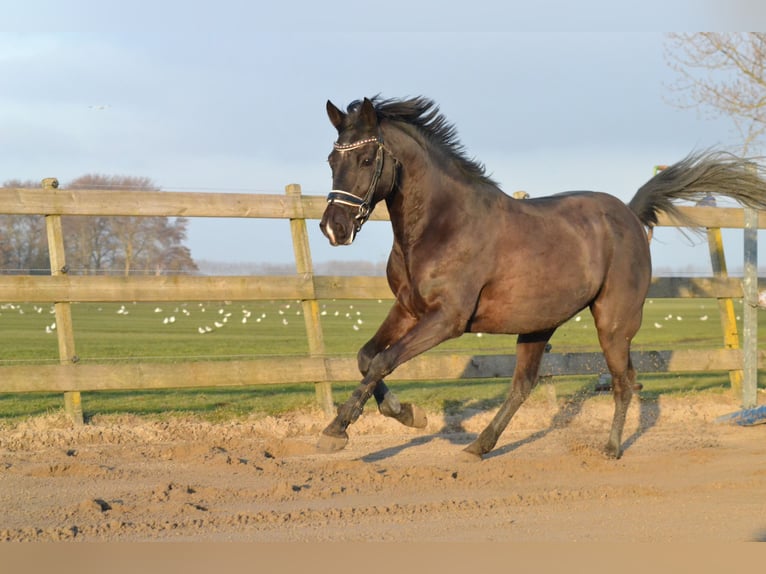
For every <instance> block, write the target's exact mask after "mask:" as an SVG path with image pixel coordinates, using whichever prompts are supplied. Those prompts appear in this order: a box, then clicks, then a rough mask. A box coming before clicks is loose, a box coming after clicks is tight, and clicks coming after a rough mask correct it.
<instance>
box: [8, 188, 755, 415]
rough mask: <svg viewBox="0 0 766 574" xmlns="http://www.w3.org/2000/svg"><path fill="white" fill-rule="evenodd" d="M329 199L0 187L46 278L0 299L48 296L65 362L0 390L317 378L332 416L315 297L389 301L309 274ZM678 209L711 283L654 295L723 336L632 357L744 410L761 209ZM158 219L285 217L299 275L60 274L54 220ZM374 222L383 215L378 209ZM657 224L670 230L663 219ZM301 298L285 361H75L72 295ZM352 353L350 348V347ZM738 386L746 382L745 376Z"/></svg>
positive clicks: (565, 368) (348, 375)
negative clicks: (31, 223)
mask: <svg viewBox="0 0 766 574" xmlns="http://www.w3.org/2000/svg"><path fill="white" fill-rule="evenodd" d="M324 208H325V198H324V197H318V196H304V195H301V191H300V187H299V186H298V185H288V186H287V187H286V193H285V194H284V195H279V194H271V195H264V194H239V193H187V192H148V191H141V192H134V193H131V192H115V191H110V190H61V189H58V183H57V182H56V180H55V179H46V180H44V181H43V186H42V188H41V189H12V188H11V189H9V188H4V189H0V213H5V214H12V215H44V216H45V219H46V229H47V234H48V246H49V251H50V262H51V275H49V276H40V275H34V276H33V275H23V276H17V275H0V301H9V302H29V303H31V302H39V303H43V302H45V303H49V302H54V304H55V313H56V323H57V326H58V328H57V330H56V332H57V334H58V342H59V356H60V361H59V364H57V365H25V366H3V367H0V392H32V391H49V392H62V393H63V395H64V402H65V405H66V408H67V411H68V412H69V414H70V415H71V416H72V417H73V419H74V420H75V421H78V422H79V421H82V405H81V400H80V392H81V391H91V390H105V389H161V388H178V387H211V386H249V385H263V384H275V383H277V384H282V383H314V384H315V386H316V394H317V400H318V402H319V404H320V406H321V407H322V408H323V409H324V410H325V411H326V412H328V413H330V412H332V411H333V405H332V397H331V393H330V390H331V388H330V385H331V383H332V382H334V381H336V382H337V381H355V380H358V379H359V374H358V371H357V368H356V360H355V359H353V358H350V357H333V356H328V355H327V354H326V353H325V350H324V342H323V337H322V325H321V321H320V314H319V304H318V301H319V300H322V299H332V298H336V299H390V298H391V297H392V295H391V292H390V290H389V288H388V285H387V283H386V279H385V278H384V277H336V276H318V275H314V273H313V267H312V261H311V251H310V246H309V241H308V234H307V231H306V220H307V219H319V218H321V215H322V212H323V211H324ZM682 212H684V214H685V215H687V216H690V217H692V218H693V219H694V220H695V221H698V222H699V223H700V224H701V225H703V226H705V227H707V228H708V239H709V242H710V245H711V257H712V261H713V271H714V273H713V275H712V276H711V277H706V278H682V277H659V278H654V279H653V280H652V284H651V288H650V292H649V295H650V297H654V298H672V297H684V298H686V297H709V298H715V299H718V301H719V307H720V312H721V319H722V327H723V341H724V344H723V346H722V347H721V348H719V349H712V350H677V351H640V352H633V353H632V356H633V360H634V364H635V366H636V368H637V369H638V370H639V371H643V372H695V371H729V374H730V379H731V383H732V387H733V389H734V392H736V393H741V394H742V403H743V406H744V407H751V406H755V404H756V378H757V368H758V367H759V366H761V367H763V366H764V365H766V354H764V353H761V352H758V350H757V333H756V328H755V324H756V319H757V317H756V315H755V309H756V301H757V276H756V275H755V273H756V271H755V270H756V269H757V264H756V263H757V261H756V246H755V239H756V233H757V229H758V227H763V226H766V213H758V212H755V211H753V210H748V209H739V208H716V207H683V208H682ZM64 215H90V216H124V215H132V216H147V217H149V216H162V217H166V216H167V217H176V216H183V217H235V218H266V219H289V220H290V228H291V232H292V239H293V247H294V252H295V264H296V273H295V274H294V275H290V276H247V277H241V276H217V277H209V276H154V277H138V276H136V277H124V276H123V277H111V276H74V275H68V274H67V266H66V251H65V246H64V240H63V235H62V232H61V216H64ZM371 219H373V220H387V219H388V214H387V212H386V210H385V206H384V205H380V206H378V208H377V209H376V210H375V212H374V213H373V215H372V217H371ZM660 225H664V226H674V225H676V222H675V221H673V220H672V219H669V218H667V217H663V218H661V219H660ZM721 228H744V229H745V230H746V231H745V247H746V250H745V270H746V278H745V280H744V281H743V280H741V279H735V278H730V277H728V276H727V273H726V264H725V260H724V259H723V250H722V242H721V231H720V229H721ZM743 297H744V299H745V302H746V305H745V332H744V335H745V345H744V350H743V349H740V348H739V336H738V333H737V327H736V322H735V319H734V313H733V304H732V299H739V298H743ZM274 299H292V300H300V301H301V302H302V307H303V316H304V320H305V322H306V331H307V336H308V343H309V344H308V348H309V352H308V354H307V355H306V356H305V357H299V358H294V357H291V358H290V360H284V359H280V358H274V357H262V358H253V359H252V360H246V361H230V362H227V363H226V368H225V369H222V368H221V363H220V362H204V361H203V362H185V363H173V364H172V365H170V364H157V363H132V364H108V365H107V364H78V362H77V355H76V351H75V336H74V331H73V328H72V320H71V311H70V303H72V302H132V301H152V302H161V301H171V302H175V301H194V300H202V301H224V300H226V301H254V300H274ZM352 351H355V349H354V350H352ZM514 365H515V357H514V356H513V355H476V354H449V355H442V354H438V355H435V354H432V355H429V354H428V353H426V354H425V355H423V356H421V357H418V358H416V359H413V360H412V361H410V362H409V363H407V364H405V365H402V366H401V367H400V368H399V369H397V371H396V372H395V373H393V374H392V376H391V377H390V379H391V380H397V379H398V380H436V379H464V378H465V379H475V378H485V377H510V376H511V375H512V373H513V368H514ZM604 372H606V366H605V363H604V360H603V357H602V355H601V354H600V353H563V354H559V353H550V354H548V355H546V356H545V359H544V362H543V365H542V368H541V374H542V375H544V376H546V375H572V374H589V373H592V374H594V375H596V374H600V373H604ZM743 381H744V382H743Z"/></svg>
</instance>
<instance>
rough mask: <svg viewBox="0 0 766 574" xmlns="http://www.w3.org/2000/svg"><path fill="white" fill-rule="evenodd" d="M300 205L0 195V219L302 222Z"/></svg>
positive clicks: (144, 196)
mask: <svg viewBox="0 0 766 574" xmlns="http://www.w3.org/2000/svg"><path fill="white" fill-rule="evenodd" d="M300 201H301V200H300V199H296V198H291V197H287V196H285V195H278V194H261V193H195V192H180V191H135V192H132V193H118V192H115V191H114V190H97V189H94V190H85V191H82V190H79V191H78V190H57V191H56V192H55V193H52V192H51V191H49V190H44V189H13V188H2V189H0V213H11V214H17V215H38V214H41V215H102V216H117V215H137V216H147V217H151V216H158V217H164V216H168V217H246V218H262V219H274V218H278V219H288V218H290V217H302V215H301V214H302V213H303V209H302V207H301V205H300Z"/></svg>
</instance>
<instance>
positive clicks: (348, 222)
mask: <svg viewBox="0 0 766 574" xmlns="http://www.w3.org/2000/svg"><path fill="white" fill-rule="evenodd" d="M319 229H321V230H322V233H324V235H325V237H327V239H329V240H330V245H351V244H352V243H353V242H354V239H355V238H356V232H357V223H356V219H354V217H353V216H352V215H351V214H349V213H348V210H347V209H345V208H343V207H341V206H339V205H332V204H330V205H328V206H327V209H325V212H324V214H323V215H322V221H320V222H319Z"/></svg>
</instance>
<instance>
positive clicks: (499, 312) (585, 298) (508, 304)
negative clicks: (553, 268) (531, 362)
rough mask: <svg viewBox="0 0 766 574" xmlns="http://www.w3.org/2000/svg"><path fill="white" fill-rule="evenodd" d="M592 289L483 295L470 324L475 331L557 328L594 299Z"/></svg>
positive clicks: (533, 331)
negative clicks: (493, 295)
mask: <svg viewBox="0 0 766 574" xmlns="http://www.w3.org/2000/svg"><path fill="white" fill-rule="evenodd" d="M594 296H595V293H594V292H593V289H591V288H589V287H586V286H583V287H582V288H580V289H577V288H573V289H572V290H567V291H560V292H537V293H529V294H525V295H519V296H513V295H509V296H508V297H502V298H496V297H492V295H491V294H486V295H485V296H482V297H481V298H480V300H479V304H478V305H477V307H476V312H475V313H474V316H473V319H472V320H471V322H470V325H469V331H470V332H472V333H507V334H515V333H535V332H538V331H546V330H549V329H555V328H556V327H558V326H559V325H561V324H562V323H564V322H566V321H567V320H568V319H570V318H571V317H573V316H574V315H575V314H577V313H578V312H579V311H581V310H582V309H583V308H585V307H587V306H588V304H590V302H591V301H592V300H593V297H594Z"/></svg>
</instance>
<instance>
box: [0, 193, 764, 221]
mask: <svg viewBox="0 0 766 574" xmlns="http://www.w3.org/2000/svg"><path fill="white" fill-rule="evenodd" d="M325 206H326V199H325V197H324V196H311V195H304V196H302V197H301V198H299V199H296V198H291V197H286V196H285V195H280V194H276V193H274V194H271V193H212V192H211V193H202V192H188V191H136V192H133V193H118V192H115V191H114V190H98V189H93V190H90V189H89V190H68V189H59V190H55V192H54V191H53V190H46V189H19V188H2V189H0V213H8V214H16V215H105V216H109V215H138V216H160V217H162V216H168V217H177V216H183V217H248V218H264V219H272V218H278V219H289V218H291V217H306V218H307V219H320V218H321V217H322V213H323V212H324V209H325ZM679 209H680V211H681V212H682V213H683V214H684V215H686V216H688V217H690V218H692V219H693V220H694V221H696V222H697V223H698V224H699V225H700V226H702V227H725V228H738V229H742V228H744V226H745V216H744V210H743V209H742V208H738V207H689V206H680V207H679ZM301 214H302V215H301ZM370 219H373V220H377V221H385V220H387V219H388V212H387V211H386V206H385V204H382V203H381V204H379V205H378V206H376V208H375V211H374V212H373V214H372V216H371V217H370ZM678 223H679V222H678V221H676V220H675V219H673V218H672V217H670V216H668V215H666V214H660V216H659V222H658V225H659V226H673V227H676V226H678ZM758 226H759V227H766V212H760V213H759V216H758Z"/></svg>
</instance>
